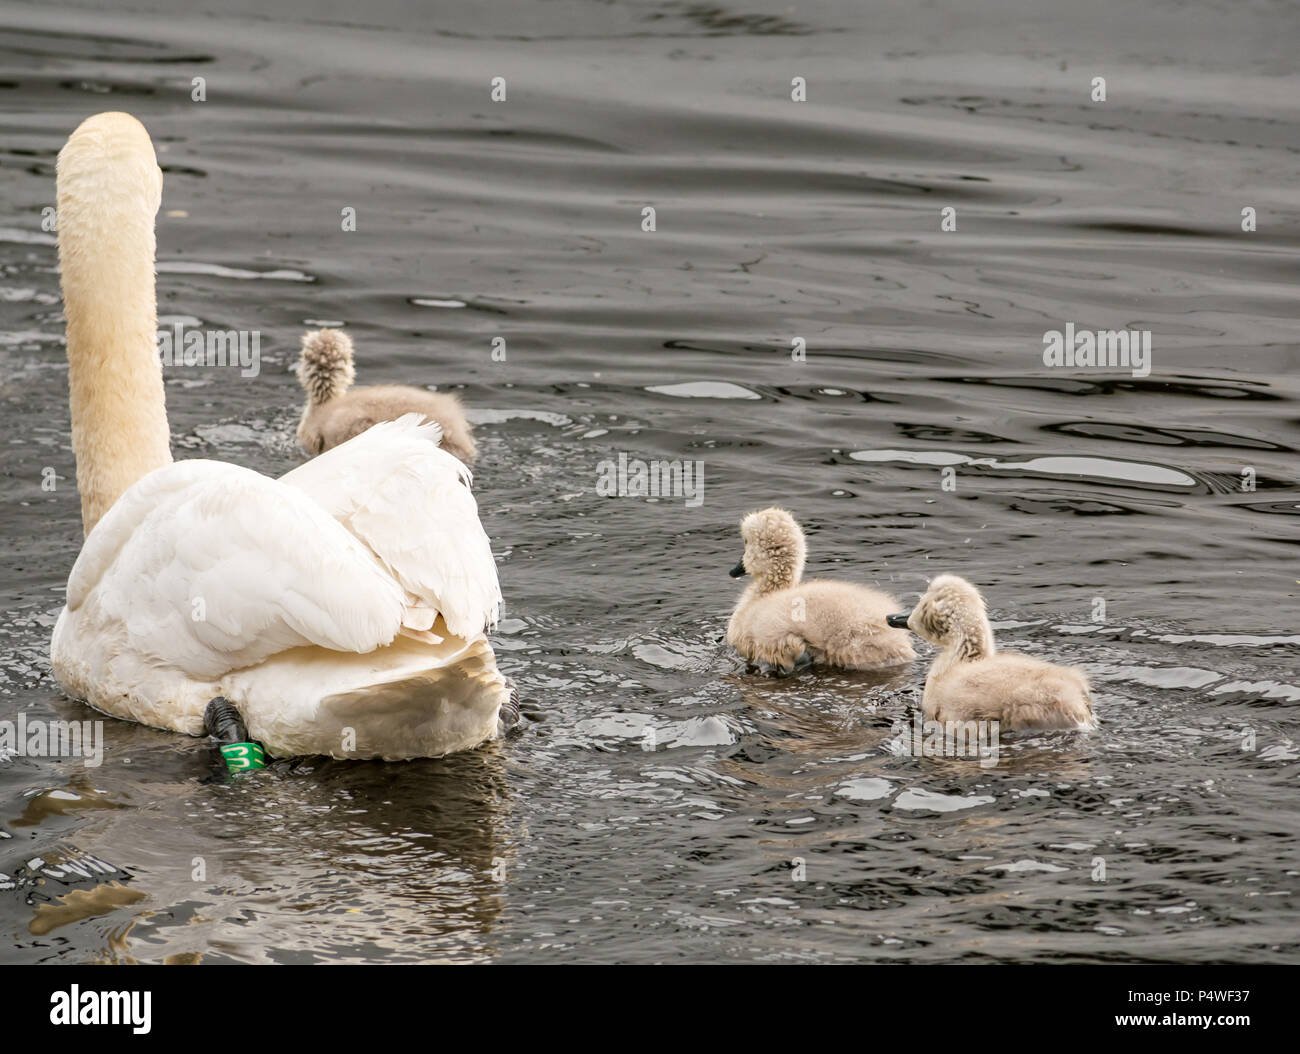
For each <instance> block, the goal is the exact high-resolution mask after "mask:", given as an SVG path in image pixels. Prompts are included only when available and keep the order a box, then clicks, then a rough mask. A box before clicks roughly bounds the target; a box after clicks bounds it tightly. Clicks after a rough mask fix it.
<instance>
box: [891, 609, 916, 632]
mask: <svg viewBox="0 0 1300 1054" xmlns="http://www.w3.org/2000/svg"><path fill="white" fill-rule="evenodd" d="M911 617H912V615H911V612H904V613H903V614H901V615H886V616H885V622H886V624H887V625H890V626H893V627H894V629H907V628H908V627H907V620H908V619H909V618H911Z"/></svg>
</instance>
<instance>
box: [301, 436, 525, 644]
mask: <svg viewBox="0 0 1300 1054" xmlns="http://www.w3.org/2000/svg"><path fill="white" fill-rule="evenodd" d="M422 421H423V419H422V417H421V416H420V415H419V414H406V415H404V416H402V417H399V418H398V419H397V420H396V421H385V422H382V423H380V424H377V425H374V426H373V427H371V428H370V429H368V430H367V431H365V432H363V433H362V434H361V435H359V436H357V437H356V438H355V439H350V440H348V442H346V443H343V444H342V445H340V446H337V447H335V448H334V449H332V450H328V451H326V452H325V453H324V454H322V455H321V456H320V457H318V458H315V459H314V460H312V461H309V462H307V463H306V464H305V465H301V466H299V467H298V468H296V469H294V470H293V471H292V472H289V473H287V474H286V475H284V476H283V477H281V482H282V483H287V484H289V485H291V486H293V487H297V488H298V489H300V490H302V491H304V492H305V493H307V494H309V495H311V497H312V498H313V499H315V501H316V502H317V503H318V504H319V505H320V506H321V507H322V508H324V509H325V510H326V511H328V512H329V513H330V515H332V516H333V517H335V519H337V520H338V521H339V522H340V523H341V524H343V525H344V526H345V527H346V528H347V529H348V530H349V531H351V532H352V534H354V535H355V536H356V537H357V538H359V539H360V540H361V541H362V542H364V543H365V544H366V545H367V546H369V547H370V550H371V551H372V552H373V553H374V554H375V555H376V556H377V557H378V558H379V559H380V560H381V561H382V562H383V564H384V566H385V567H386V568H387V569H388V570H389V571H390V572H391V573H392V575H393V576H394V577H395V578H396V579H397V581H398V582H400V583H401V584H402V586H403V587H404V588H405V589H406V591H407V592H408V593H410V594H411V595H412V596H413V597H414V598H416V600H418V601H420V602H421V603H422V605H424V606H427V607H428V608H431V609H432V610H434V611H437V612H441V614H442V617H443V619H444V620H445V622H446V624H447V628H448V629H449V630H450V631H451V632H452V633H454V634H455V635H457V636H460V637H468V636H471V635H473V634H475V633H479V632H481V631H482V630H483V628H484V626H493V625H495V624H496V621H497V618H498V617H499V615H500V612H501V589H500V586H499V585H498V583H497V571H496V561H495V560H493V558H492V547H491V544H490V543H489V542H488V537H487V534H486V533H485V532H484V530H483V526H482V524H481V523H480V522H479V518H478V503H477V502H475V500H474V495H473V493H472V492H471V491H470V483H471V482H472V476H471V475H470V471H469V469H467V468H466V467H465V466H464V465H463V464H461V462H460V461H458V460H457V459H456V458H454V457H452V455H451V454H448V453H447V452H446V451H445V450H441V449H439V448H438V447H437V446H436V444H437V441H438V437H439V435H440V429H439V428H438V425H437V423H436V422H429V423H422ZM362 440H364V442H362ZM416 524H418V525H419V529H418V530H416V529H413V525H416ZM412 614H413V615H414V614H415V612H412ZM408 625H412V626H413V628H424V627H421V626H419V625H417V624H415V623H414V619H411V620H408Z"/></svg>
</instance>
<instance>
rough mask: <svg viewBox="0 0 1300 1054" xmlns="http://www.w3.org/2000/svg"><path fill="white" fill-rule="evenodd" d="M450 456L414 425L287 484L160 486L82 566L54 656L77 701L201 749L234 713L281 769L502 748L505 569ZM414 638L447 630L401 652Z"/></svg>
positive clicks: (200, 475)
mask: <svg viewBox="0 0 1300 1054" xmlns="http://www.w3.org/2000/svg"><path fill="white" fill-rule="evenodd" d="M437 441H438V430H437V428H436V426H435V427H432V428H431V427H430V426H428V425H423V424H421V423H420V420H419V418H418V417H416V416H414V415H412V416H408V417H405V418H401V419H399V420H398V421H394V422H389V423H387V424H384V425H379V426H376V427H375V428H372V429H370V430H369V431H367V432H364V433H362V434H361V435H359V436H357V437H356V438H355V439H352V440H349V441H348V442H347V443H344V444H342V445H341V446H338V447H335V448H334V449H333V450H331V451H329V452H327V453H326V454H324V455H322V456H321V457H320V458H318V459H317V460H316V461H314V462H309V463H308V464H307V465H304V466H302V467H301V468H298V469H295V470H293V471H292V472H290V473H288V474H287V475H285V476H283V477H281V478H280V479H278V480H273V479H270V478H268V477H266V476H262V475H260V474H259V473H257V472H253V471H252V470H250V469H246V468H241V467H239V466H237V465H229V464H225V463H223V462H217V461H203V460H193V461H180V462H176V463H174V464H171V465H167V466H165V467H163V468H160V469H157V470H155V471H154V472H151V473H150V474H149V475H147V476H145V477H144V478H143V479H141V480H139V481H138V482H137V483H135V484H134V485H133V486H131V487H130V488H129V489H128V490H127V491H126V493H124V494H123V495H122V496H121V497H120V498H119V499H118V500H117V501H116V502H115V503H114V505H113V506H112V508H111V509H110V510H109V511H108V513H107V514H106V515H105V516H104V517H103V518H102V519H101V520H100V521H99V523H98V524H97V525H96V527H95V528H94V530H92V531H91V533H90V535H89V537H88V538H87V539H86V543H85V545H84V547H83V548H82V551H81V555H80V556H79V557H78V558H77V562H76V564H75V565H74V567H73V570H72V574H71V576H70V578H69V580H68V604H67V608H66V609H65V610H64V612H63V614H62V615H61V617H60V619H59V624H58V626H57V627H56V629H55V634H54V642H53V646H52V650H51V657H52V660H53V663H54V666H55V671H56V673H58V674H59V675H60V681H61V683H64V684H65V687H67V688H68V689H69V690H70V691H71V692H73V694H77V695H80V696H81V697H83V698H86V699H88V700H89V701H90V702H92V703H93V704H95V705H96V706H98V707H100V708H101V709H104V710H107V711H108V712H110V713H114V714H119V715H120V716H123V717H131V718H133V719H135V720H139V721H143V722H145V723H147V724H154V725H161V726H163V727H167V728H174V729H176V730H178V731H187V732H191V733H197V732H198V731H199V730H200V728H201V724H202V713H203V707H204V706H206V704H207V701H208V700H209V699H211V698H212V697H213V696H214V695H226V696H228V697H229V698H231V699H232V700H234V701H235V702H236V703H237V704H240V707H241V710H242V711H243V713H244V717H245V720H246V721H248V724H249V727H250V730H251V731H252V733H253V734H254V735H255V736H257V737H258V738H260V739H261V740H262V741H263V742H265V743H266V745H267V746H268V748H269V749H270V750H271V752H272V753H275V754H298V753H329V754H335V755H336V756H381V757H403V756H418V755H420V754H437V753H445V752H447V751H448V750H455V749H462V748H463V747H465V746H472V745H473V744H474V743H476V742H481V741H482V740H483V739H485V738H489V737H490V735H491V734H492V732H493V731H494V730H495V722H496V712H497V709H498V708H499V705H500V701H501V695H500V691H501V689H502V688H503V682H502V680H501V677H500V674H499V673H497V671H496V669H495V666H494V665H493V664H492V663H491V650H490V649H489V648H488V647H487V645H486V641H484V640H483V636H482V634H483V630H484V628H485V627H486V625H487V624H488V623H489V622H490V621H491V620H493V619H495V618H496V616H497V614H498V612H499V609H500V603H501V595H500V590H499V587H498V584H497V575H496V563H495V561H494V560H493V557H492V551H491V546H490V544H489V542H488V538H487V535H486V534H485V533H484V531H483V528H482V525H481V524H480V523H479V521H478V514H477V506H476V504H475V502H474V498H473V495H472V494H471V493H470V491H469V487H468V485H467V484H468V472H467V470H466V469H465V467H464V466H463V465H461V463H460V462H459V461H457V460H456V459H455V458H453V457H452V456H451V455H449V454H447V453H446V452H445V451H442V450H440V449H439V448H438V446H437ZM310 469H315V470H316V471H307V470H310ZM407 535H410V537H409V538H408V537H407ZM439 615H441V619H440V620H439V618H438V616H439ZM411 628H415V629H417V630H423V631H427V630H430V629H435V630H436V632H435V633H434V634H428V635H426V637H425V638H421V639H417V640H415V641H406V642H405V643H403V642H401V641H398V639H397V638H398V637H399V635H403V634H405V633H406V631H407V630H409V629H411ZM417 636H419V635H417ZM446 636H450V638H451V639H450V640H445V639H444V637H446ZM426 640H427V642H426ZM449 667H460V668H459V669H456V670H450V671H449V670H448V668H449ZM452 700H454V701H455V702H454V704H453V703H452V702H451V701H452ZM368 722H369V723H370V724H371V725H373V727H369V728H367V723H368ZM349 727H351V728H357V729H358V732H359V735H360V737H361V738H360V739H359V741H358V743H357V744H356V745H355V746H354V747H353V748H352V749H350V750H349V749H345V748H344V747H343V745H342V740H341V739H340V733H341V731H342V730H343V729H344V728H349Z"/></svg>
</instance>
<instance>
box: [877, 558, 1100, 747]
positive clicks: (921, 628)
mask: <svg viewBox="0 0 1300 1054" xmlns="http://www.w3.org/2000/svg"><path fill="white" fill-rule="evenodd" d="M889 624H890V625H891V626H898V627H902V626H906V627H907V628H908V629H910V630H911V631H912V632H913V633H916V634H918V635H919V636H921V637H924V638H925V639H926V640H928V641H930V642H931V643H932V644H937V645H938V646H939V647H940V648H941V649H942V650H941V651H940V652H939V654H938V656H937V657H936V658H935V660H934V665H933V666H931V667H930V674H929V676H928V677H926V679H925V695H924V697H923V699H922V703H921V706H922V709H923V711H924V712H925V716H926V718H927V719H928V720H932V721H944V722H946V721H979V720H984V721H997V722H999V724H1000V727H1001V728H1003V729H1006V730H1008V731H1012V730H1015V729H1018V728H1039V729H1049V728H1093V727H1095V724H1096V722H1095V719H1094V717H1093V713H1092V699H1091V696H1090V694H1089V691H1088V678H1087V677H1086V676H1085V675H1084V673H1083V671H1082V670H1079V669H1077V668H1075V667H1073V666H1054V665H1053V664H1052V663H1050V662H1043V661H1042V660H1041V659H1033V658H1030V657H1029V656H1028V655H1017V654H1016V653H1014V652H1005V651H1003V652H1000V651H998V650H997V648H996V647H995V646H994V644H993V628H992V627H991V626H990V625H989V620H988V616H987V614H985V610H984V598H983V597H982V596H980V591H979V590H978V589H976V588H975V587H974V586H973V585H971V584H970V583H969V582H967V581H966V580H965V579H964V578H958V577H957V576H956V575H939V576H938V577H937V578H935V579H933V580H932V581H931V582H930V586H929V588H928V589H927V590H926V592H925V595H924V596H922V597H921V599H920V601H919V602H918V603H917V605H916V607H915V608H913V609H912V613H911V614H910V615H891V616H890V617H889Z"/></svg>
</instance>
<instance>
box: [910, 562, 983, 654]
mask: <svg viewBox="0 0 1300 1054" xmlns="http://www.w3.org/2000/svg"><path fill="white" fill-rule="evenodd" d="M885 621H886V622H888V623H889V625H891V626H893V627H894V628H895V629H910V630H911V631H912V632H913V633H915V634H917V635H918V636H921V637H924V638H925V639H926V640H928V641H929V642H930V643H931V644H938V645H939V646H940V647H947V646H948V645H951V644H956V643H958V642H960V641H970V642H973V643H981V644H982V643H987V645H988V648H987V650H988V651H991V650H992V644H993V631H992V629H991V628H990V627H989V620H988V615H987V614H986V613H985V610H984V598H983V597H982V596H980V591H979V590H978V589H976V588H975V587H974V586H973V585H971V584H970V583H969V582H967V581H966V579H964V578H958V577H957V576H956V575H939V576H938V577H936V578H932V579H931V580H930V587H929V588H928V589H927V590H926V591H925V594H924V595H923V596H922V597H921V599H920V600H919V601H917V604H916V607H914V608H913V609H912V613H911V614H910V615H907V614H902V615H890V616H889V618H887V619H886V620H885Z"/></svg>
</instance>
